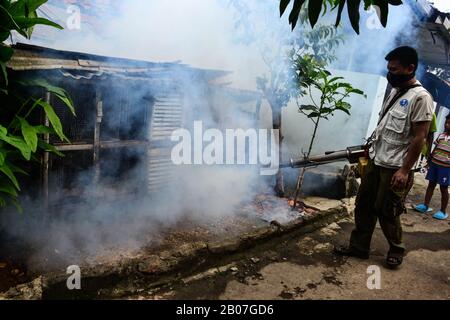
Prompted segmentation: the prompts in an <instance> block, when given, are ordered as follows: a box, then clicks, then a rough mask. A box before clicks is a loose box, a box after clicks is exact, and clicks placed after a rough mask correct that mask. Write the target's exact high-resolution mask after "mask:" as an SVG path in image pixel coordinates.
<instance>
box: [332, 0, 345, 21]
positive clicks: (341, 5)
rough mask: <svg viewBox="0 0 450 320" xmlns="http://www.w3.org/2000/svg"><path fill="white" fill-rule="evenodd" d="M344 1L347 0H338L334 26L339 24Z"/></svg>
mask: <svg viewBox="0 0 450 320" xmlns="http://www.w3.org/2000/svg"><path fill="white" fill-rule="evenodd" d="M345 1H347V0H341V1H339V7H338V13H337V16H336V24H335V25H336V27H337V26H339V24H340V23H341V17H342V11H343V10H344V6H345Z"/></svg>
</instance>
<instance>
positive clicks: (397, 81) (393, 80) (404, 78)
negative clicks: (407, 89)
mask: <svg viewBox="0 0 450 320" xmlns="http://www.w3.org/2000/svg"><path fill="white" fill-rule="evenodd" d="M415 76H416V74H415V73H414V72H413V73H411V74H393V73H391V72H388V74H387V80H388V81H389V83H390V84H391V86H393V87H394V88H397V87H399V86H400V85H402V84H403V83H405V82H408V81H409V80H411V79H413V78H414V77H415Z"/></svg>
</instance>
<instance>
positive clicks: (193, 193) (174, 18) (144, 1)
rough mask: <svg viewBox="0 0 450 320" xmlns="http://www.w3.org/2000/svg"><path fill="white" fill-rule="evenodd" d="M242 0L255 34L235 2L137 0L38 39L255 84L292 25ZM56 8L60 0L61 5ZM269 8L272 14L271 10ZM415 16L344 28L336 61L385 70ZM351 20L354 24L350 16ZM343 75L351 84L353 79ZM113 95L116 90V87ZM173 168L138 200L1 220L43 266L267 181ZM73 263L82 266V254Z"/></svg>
mask: <svg viewBox="0 0 450 320" xmlns="http://www.w3.org/2000/svg"><path fill="white" fill-rule="evenodd" d="M53 2H55V1H53ZM245 3H246V6H247V7H248V8H249V11H248V12H244V14H247V13H248V14H249V17H248V18H249V19H250V21H251V22H252V24H253V25H254V26H255V28H256V29H255V30H254V32H253V34H252V37H253V39H251V38H246V35H245V33H242V32H238V30H237V29H236V23H237V21H236V18H237V17H238V16H239V15H240V14H242V12H236V9H235V8H236V7H233V6H229V5H228V4H229V2H228V1H225V0H217V1H216V0H173V1H164V0H160V1H156V0H152V1H148V0H132V1H118V2H116V3H115V6H113V7H111V8H112V9H113V10H114V12H112V13H110V14H108V15H104V16H102V15H99V16H98V17H97V19H98V20H99V21H100V23H98V29H93V28H92V27H89V26H87V25H85V24H84V22H83V20H82V23H81V29H80V30H64V31H62V32H60V33H49V35H51V38H45V37H40V38H38V39H37V40H36V41H34V43H35V44H40V45H44V46H45V45H49V46H51V47H54V48H56V49H61V50H71V51H81V52H87V53H93V54H100V55H106V56H117V57H125V58H131V59H141V60H148V61H155V62H159V61H161V62H170V61H182V62H183V63H186V64H190V65H192V66H194V67H198V68H205V69H219V70H228V71H232V72H233V73H232V74H231V76H230V77H229V79H227V80H228V81H230V82H231V85H232V86H233V87H235V88H241V89H250V90H256V81H255V80H256V77H258V76H261V75H264V74H267V72H268V70H267V67H266V65H265V64H264V62H263V59H262V56H261V50H260V48H261V47H260V46H258V42H259V43H260V42H261V41H267V43H266V47H270V48H273V49H274V50H277V49H279V48H278V46H280V47H281V44H282V43H284V42H285V41H286V40H288V39H289V38H290V37H292V36H295V34H292V33H290V31H289V26H288V23H287V21H286V20H287V17H286V16H285V17H283V19H279V16H278V4H279V2H278V1H277V0H264V1H256V0H253V1H245ZM59 7H64V5H61V3H59ZM64 12H65V11H64V10H63V11H62V14H61V15H60V18H59V19H60V20H61V21H60V22H62V23H63V24H64V23H65V19H67V16H65V14H64ZM268 12H269V13H273V14H267V13H268ZM81 13H82V14H83V11H82V12H81ZM409 14H410V13H407V14H405V13H404V12H403V11H402V12H400V11H398V10H397V11H395V10H393V11H391V16H390V20H389V24H390V27H389V28H388V29H386V30H384V29H379V30H377V31H375V32H370V31H367V30H366V31H363V32H362V35H361V36H356V35H353V34H351V35H350V36H348V37H347V39H346V41H347V42H346V45H344V46H342V47H341V48H340V49H339V51H338V54H337V58H338V59H337V61H336V63H335V64H334V65H333V67H335V68H342V69H347V68H351V67H353V66H364V65H366V66H372V67H373V66H374V65H376V70H373V69H372V70H364V71H368V72H371V73H380V72H381V70H382V69H383V65H384V61H383V57H384V56H383V54H384V53H385V52H386V51H387V50H388V48H390V47H391V46H392V45H393V42H394V40H395V38H396V31H398V30H404V29H405V27H406V26H407V25H408V23H409V20H408V15H409ZM94 15H95V14H94ZM102 17H104V19H102ZM363 23H364V19H363ZM345 24H346V25H347V27H346V29H348V22H345ZM267 26H272V27H273V30H278V31H279V30H286V31H285V32H281V33H280V32H276V33H273V32H269V33H266V34H263V33H261V30H266V31H267V30H269V31H270V29H267ZM363 29H364V28H363ZM38 30H46V29H42V28H39V29H37V31H38ZM250 31H251V30H250ZM44 32H45V31H44ZM280 35H281V36H280ZM373 37H375V39H374V38H373ZM255 38H256V40H255ZM349 57H352V59H351V61H353V62H349ZM361 71H363V70H361ZM347 80H348V81H350V82H351V79H347ZM184 90H185V91H186V93H187V94H188V95H191V96H196V95H198V90H201V89H199V88H196V87H193V86H189V85H187V84H186V87H185V88H184ZM144 91H145V90H142V92H139V90H138V91H137V92H134V93H133V94H134V95H135V96H136V97H139V96H140V95H142V96H144V95H145V92H144ZM110 94H111V95H112V96H113V95H114V94H115V92H111V93H110ZM110 98H111V97H110ZM234 107H235V106H230V111H229V113H231V114H230V115H229V117H228V118H229V119H231V122H229V123H227V125H229V128H233V127H236V128H238V127H240V126H241V125H242V123H252V122H251V120H252V119H248V121H246V120H245V118H244V117H245V116H244V114H243V113H241V112H238V111H232V110H235V109H236V108H234ZM289 108H291V109H290V110H291V111H289V112H291V113H290V116H288V117H287V118H286V121H285V123H286V126H287V127H289V126H291V127H292V126H295V127H302V123H305V121H307V120H305V119H301V118H300V117H298V116H297V114H296V113H295V111H292V110H294V109H292V106H291V107H289ZM191 110H193V109H190V108H187V109H186V112H187V113H188V118H189V119H190V120H203V121H204V122H205V123H207V124H208V126H210V127H217V128H221V127H222V125H223V124H222V123H219V122H217V119H216V118H215V117H214V114H213V113H212V112H211V111H208V110H207V109H205V108H202V109H201V110H202V112H201V113H200V114H195V113H189V112H191ZM262 110H264V114H262V116H263V119H264V120H265V121H264V123H262V124H259V125H260V126H263V127H270V121H271V119H270V116H267V114H268V113H269V112H267V111H269V110H268V108H267V103H266V104H264V105H263V107H262ZM233 112H234V113H233ZM232 119H235V121H234V122H233V120H232ZM297 123H298V124H297ZM329 130H330V131H329V133H328V134H330V135H331V134H334V133H333V130H334V129H333V128H329ZM322 136H324V137H326V136H327V134H324V133H322ZM293 141H295V142H294V143H295V144H296V145H295V146H292V148H291V150H292V149H295V150H299V149H300V147H299V145H298V144H301V143H303V142H302V141H300V143H299V142H298V140H293ZM318 143H319V144H320V143H321V142H320V141H319V142H318ZM305 144H306V142H305ZM141 165H142V166H141ZM143 165H144V164H143V163H141V164H138V165H137V166H136V167H135V168H134V170H133V171H131V173H130V174H129V177H128V179H127V181H128V182H124V184H123V185H121V186H119V189H123V190H127V189H131V188H133V181H135V180H139V179H142V175H143V174H145V173H143V172H145V169H144V167H143ZM117 170H118V168H117V167H114V166H111V168H110V171H111V172H114V171H117ZM87 174H88V173H81V174H80V176H79V178H78V181H80V183H81V184H83V185H84V188H85V193H86V194H91V195H92V194H96V193H102V194H104V195H108V194H109V190H108V189H106V188H104V189H102V187H101V186H95V188H94V186H90V185H89V183H86V182H89V181H90V179H89V178H88V177H87V176H86V175H87ZM174 176H175V182H176V187H174V188H171V189H169V190H168V191H167V192H165V193H163V194H161V195H159V196H158V197H157V198H156V199H155V198H149V197H147V196H145V195H143V196H141V195H138V196H136V198H135V199H130V200H129V201H126V202H125V203H123V202H121V203H120V204H118V203H117V201H113V200H114V196H113V195H111V198H112V199H111V202H110V203H109V202H103V203H98V202H96V201H86V203H83V204H77V205H75V206H72V207H71V208H70V210H69V209H64V210H66V211H62V212H60V213H59V214H58V215H57V216H56V217H51V218H50V219H49V220H47V222H48V225H45V224H44V223H43V222H42V219H41V214H44V215H47V216H48V214H47V213H45V212H44V213H42V212H40V213H38V212H34V211H35V209H34V208H36V207H37V206H36V203H34V202H31V201H30V202H27V200H26V199H24V202H23V204H24V208H25V214H24V216H21V217H18V216H17V214H9V215H5V216H4V217H3V219H4V223H3V224H4V225H5V226H7V230H8V233H9V234H10V235H12V236H14V237H18V238H21V239H24V240H25V241H26V243H30V244H32V246H33V247H34V248H35V249H34V250H36V254H35V255H34V257H33V261H34V262H37V263H39V262H40V263H43V264H45V263H47V262H45V261H42V259H43V258H44V257H46V256H48V253H49V252H51V253H54V252H57V255H58V256H62V257H64V260H70V259H77V258H79V257H80V256H83V255H85V254H90V255H92V254H97V253H99V252H101V251H102V250H105V249H107V248H111V247H117V246H118V247H127V248H134V249H138V248H140V247H141V246H142V245H147V244H149V243H151V239H152V235H154V234H156V233H157V232H158V231H159V230H161V227H164V226H168V225H171V224H173V223H175V222H177V221H179V220H180V219H183V218H185V217H189V218H190V219H198V220H199V221H203V220H204V219H217V218H219V217H224V216H228V215H233V213H234V212H235V209H236V207H238V206H239V205H240V204H241V203H242V202H243V201H248V200H250V199H251V197H252V196H253V195H254V194H255V193H256V192H258V190H259V187H260V185H261V180H260V179H259V177H258V172H257V171H255V170H253V168H242V167H217V166H216V167H201V166H196V167H180V168H178V169H177V170H176V171H175V174H174ZM86 184H87V185H86ZM51 192H53V193H54V194H55V197H56V199H58V198H59V200H57V201H60V202H61V203H62V204H63V203H65V201H66V199H65V198H64V196H63V195H62V194H59V192H60V190H52V191H51ZM71 263H75V264H76V263H77V261H71Z"/></svg>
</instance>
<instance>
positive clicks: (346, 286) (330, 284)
mask: <svg viewBox="0 0 450 320" xmlns="http://www.w3.org/2000/svg"><path fill="white" fill-rule="evenodd" d="M425 187H426V182H425V180H424V179H423V176H421V175H420V174H418V175H417V177H416V181H415V185H414V187H413V189H412V191H411V193H410V195H409V197H408V199H407V206H410V205H411V204H413V203H417V202H420V201H421V200H422V197H423V192H424V190H425ZM439 201H440V195H439V192H438V191H437V193H436V195H435V197H434V199H433V202H432V207H433V208H436V209H439ZM402 221H403V226H404V241H405V244H406V246H407V250H408V252H407V256H406V257H405V259H404V263H403V265H402V266H401V267H400V269H398V270H390V269H387V268H386V267H385V266H384V261H385V255H386V252H387V249H388V245H387V242H386V240H385V238H384V236H383V234H382V231H381V229H380V228H379V226H378V227H377V229H376V231H375V234H374V237H373V241H372V252H371V257H370V259H369V260H359V259H356V258H341V257H337V256H335V255H333V253H332V245H333V244H336V243H341V244H344V243H346V242H347V241H348V237H349V235H350V232H351V230H352V227H353V221H352V218H348V219H344V220H341V221H339V222H338V223H333V224H331V225H329V226H328V227H326V228H323V229H320V230H317V231H315V232H313V233H310V234H306V235H304V236H297V237H290V238H287V239H286V238H283V239H280V240H278V241H277V240H274V241H270V242H268V243H265V244H262V245H259V246H258V247H255V248H253V249H250V250H248V251H247V252H245V253H244V254H240V255H237V256H236V258H235V259H234V261H233V262H231V263H229V264H228V265H229V266H230V265H231V266H232V267H228V268H223V267H222V268H220V267H221V266H217V267H218V270H227V271H223V272H206V273H203V274H200V275H197V276H194V277H193V278H191V279H190V280H188V281H185V282H179V283H173V284H171V285H169V286H167V287H165V288H162V289H158V290H156V291H153V292H146V293H144V292H143V293H142V294H140V295H134V296H131V297H129V298H130V299H250V300H252V299H390V300H391V299H433V300H438V299H445V300H448V299H450V220H447V221H438V220H435V219H433V218H432V216H431V214H427V215H422V214H419V213H416V212H414V211H413V210H411V209H409V210H408V213H407V214H405V215H403V216H402ZM369 266H377V267H379V270H380V288H379V289H369V288H368V286H367V282H368V278H369V277H370V275H371V274H369V273H368V268H369ZM192 279H194V280H193V281H192ZM196 279H198V280H196Z"/></svg>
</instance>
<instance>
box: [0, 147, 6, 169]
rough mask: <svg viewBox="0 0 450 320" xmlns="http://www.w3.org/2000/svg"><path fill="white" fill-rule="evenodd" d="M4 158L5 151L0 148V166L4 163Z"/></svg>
mask: <svg viewBox="0 0 450 320" xmlns="http://www.w3.org/2000/svg"><path fill="white" fill-rule="evenodd" d="M5 159H6V151H5V150H2V149H0V166H2V165H3V164H4V163H5Z"/></svg>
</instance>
